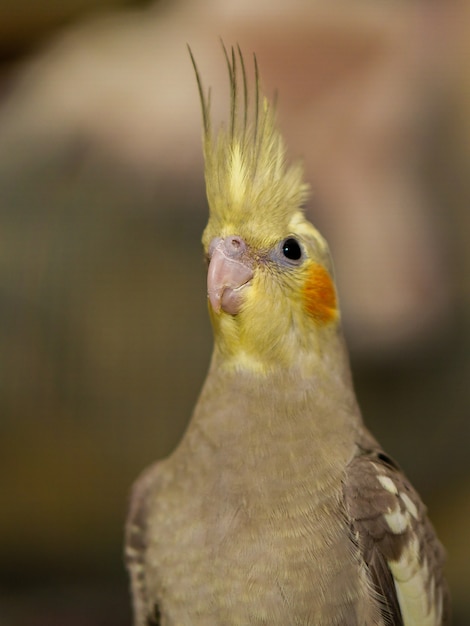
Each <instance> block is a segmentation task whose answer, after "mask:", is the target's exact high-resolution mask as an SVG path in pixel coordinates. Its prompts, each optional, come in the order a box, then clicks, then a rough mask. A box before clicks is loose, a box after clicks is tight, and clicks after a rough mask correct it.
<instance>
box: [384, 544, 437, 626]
mask: <svg viewBox="0 0 470 626" xmlns="http://www.w3.org/2000/svg"><path fill="white" fill-rule="evenodd" d="M389 566H390V571H391V572H392V574H393V578H394V582H395V589H396V591H397V598H398V602H399V604H400V610H401V614H402V617H403V624H404V626H440V624H441V619H442V598H441V597H440V594H439V597H438V598H437V599H434V598H432V597H429V596H428V595H427V593H426V589H427V588H428V585H429V569H428V565H427V563H426V561H423V563H420V562H419V543H418V539H417V538H416V537H414V538H413V540H412V541H410V542H409V543H408V545H407V546H406V547H405V548H404V550H403V552H402V555H401V557H400V558H399V559H398V560H397V561H389ZM432 586H433V585H432V584H431V587H432Z"/></svg>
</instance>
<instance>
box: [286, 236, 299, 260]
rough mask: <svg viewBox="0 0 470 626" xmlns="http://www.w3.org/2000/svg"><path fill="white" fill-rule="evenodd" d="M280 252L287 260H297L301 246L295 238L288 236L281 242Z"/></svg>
mask: <svg viewBox="0 0 470 626" xmlns="http://www.w3.org/2000/svg"><path fill="white" fill-rule="evenodd" d="M282 254H283V255H284V256H285V257H286V259H289V261H298V260H299V259H300V258H301V256H302V248H301V247H300V245H299V242H298V241H297V239H294V238H293V237H289V238H288V239H286V240H285V241H284V243H283V244H282Z"/></svg>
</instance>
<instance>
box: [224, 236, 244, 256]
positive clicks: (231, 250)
mask: <svg viewBox="0 0 470 626" xmlns="http://www.w3.org/2000/svg"><path fill="white" fill-rule="evenodd" d="M224 244H225V250H226V252H227V254H229V255H230V256H232V255H233V256H239V255H240V254H242V253H243V252H244V250H245V248H246V244H245V242H244V241H243V239H242V238H241V237H238V235H230V237H226V238H225V240H224Z"/></svg>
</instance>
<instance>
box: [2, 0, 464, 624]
mask: <svg viewBox="0 0 470 626" xmlns="http://www.w3.org/2000/svg"><path fill="white" fill-rule="evenodd" d="M219 37H222V38H223V39H224V41H225V42H226V43H227V44H228V45H231V44H235V43H237V42H238V43H239V44H240V45H241V47H242V49H243V50H244V52H245V54H246V57H247V59H248V61H247V64H248V65H250V61H249V59H250V56H251V53H252V52H253V51H256V53H257V56H258V60H259V65H260V68H261V74H262V81H263V85H264V89H265V91H266V93H267V94H268V95H272V94H274V92H275V90H277V91H278V93H279V96H278V110H279V121H280V125H281V128H282V130H283V132H284V134H285V136H286V140H287V143H288V147H289V154H290V155H291V156H292V157H293V158H302V159H303V161H304V164H305V170H306V177H307V179H308V180H309V182H310V184H311V187H312V195H311V199H310V201H309V203H308V207H307V210H308V213H309V215H310V216H311V218H312V220H314V222H315V223H316V224H317V225H318V226H319V228H320V229H321V230H322V231H323V232H324V234H325V235H326V236H327V238H328V239H329V241H330V244H331V247H332V250H333V254H334V258H335V262H336V271H337V278H338V282H339V289H340V296H341V301H342V308H343V319H344V326H345V331H346V335H347V340H348V343H349V345H350V348H351V357H352V363H353V368H354V373H355V380H356V386H357V391H358V395H359V400H360V402H361V405H362V407H363V412H364V415H365V419H366V421H367V423H368V425H369V426H370V427H371V429H372V430H373V431H374V433H375V434H376V435H377V436H378V438H379V439H380V441H381V442H382V444H383V445H384V447H385V448H386V449H387V450H388V452H389V453H390V454H392V455H394V456H395V457H396V458H398V459H399V461H400V463H401V465H402V466H403V467H404V468H405V470H406V471H407V473H408V475H409V476H410V477H411V479H412V480H413V482H414V483H415V485H416V486H417V487H418V489H419V491H420V492H421V493H422V495H423V497H424V499H425V501H426V502H427V504H428V507H429V511H430V514H431V517H432V518H433V521H434V523H435V526H436V527H437V529H438V532H439V534H440V536H441V538H442V540H443V542H444V543H445V545H446V547H447V550H448V555H449V560H448V578H449V581H450V585H451V588H452V593H453V597H454V607H455V610H454V612H455V620H454V623H455V625H456V626H458V625H460V626H463V625H466V624H469V623H470V462H469V457H470V284H469V280H468V277H469V272H470V215H469V209H468V207H469V201H470V183H469V169H468V165H469V158H470V45H469V43H468V42H469V41H470V8H469V5H468V3H465V2H463V1H461V2H459V1H458V0H456V1H454V2H450V3H449V2H445V0H434V1H433V2H418V1H413V2H412V1H409V2H399V1H396V2H387V3H383V2H381V3H377V2H373V1H367V0H362V1H358V2H346V1H345V0H337V2H335V3H332V2H327V1H326V0H324V1H316V2H310V1H308V0H294V1H292V0H270V1H269V2H268V1H267V0H250V1H249V2H248V1H247V0H239V1H238V2H237V3H231V2H229V1H228V0H218V1H217V0H214V1H210V0H192V1H189V0H174V1H167V2H163V1H160V2H157V3H131V2H127V3H125V2H119V0H108V1H106V0H67V1H65V2H55V1H54V0H44V1H43V2H41V3H35V2H33V0H16V1H15V2H13V1H12V0H1V2H0V494H1V507H0V624H1V625H2V626H82V625H83V626H85V625H89V626H121V625H122V626H124V625H129V624H130V623H131V612H130V600H129V595H128V583H127V577H126V574H125V570H124V565H123V558H122V553H123V550H122V542H123V524H124V520H125V516H126V509H127V502H128V493H129V488H130V485H131V483H132V481H133V480H134V479H135V477H136V476H137V475H138V473H139V472H140V471H141V470H142V469H143V468H144V467H145V466H146V465H148V464H149V463H150V462H152V461H153V460H155V459H156V458H158V457H161V456H163V455H165V454H167V453H168V452H169V451H170V450H171V449H172V448H173V446H174V445H175V444H176V443H177V441H178V439H179V437H180V435H181V433H182V431H183V429H184V427H185V424H186V423H187V420H188V418H189V416H190V413H191V409H192V406H193V405H194V402H195V400H196V398H197V395H198V391H199V389H200V386H201V384H202V381H203V379H204V376H205V372H206V368H207V365H208V360H209V357H210V351H211V342H212V340H211V332H210V328H209V323H208V320H207V316H206V301H205V276H204V264H203V262H202V257H201V249H200V243H199V242H200V234H201V231H202V229H203V227H204V223H205V220H206V214H207V209H206V204H205V198H204V187H203V177H202V157H201V146H200V138H201V120H200V111H199V102H198V95H197V89H196V84H195V79H194V76H193V73H192V69H191V65H190V62H189V56H188V53H187V49H186V44H187V43H190V45H191V47H192V49H193V52H194V54H195V56H196V58H197V60H198V63H199V66H200V70H201V73H202V75H203V77H204V80H205V82H206V85H212V86H213V96H214V103H213V104H214V107H213V108H214V114H215V116H216V117H219V118H221V117H223V116H224V115H226V111H227V98H228V85H227V78H226V71H225V67H224V61H223V55H222V52H221V49H220V42H219Z"/></svg>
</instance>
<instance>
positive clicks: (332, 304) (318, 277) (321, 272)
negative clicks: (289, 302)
mask: <svg viewBox="0 0 470 626" xmlns="http://www.w3.org/2000/svg"><path fill="white" fill-rule="evenodd" d="M303 298H304V304H305V308H306V309H307V311H308V313H309V314H310V315H311V316H312V317H313V318H314V319H315V320H316V321H317V322H318V323H321V324H326V323H328V322H331V321H333V320H334V319H336V318H337V316H338V309H337V303H336V291H335V287H334V284H333V281H332V280H331V276H330V275H329V274H328V272H327V271H326V269H325V268H324V267H323V266H322V265H320V264H319V263H313V264H312V266H311V268H310V269H309V273H308V277H307V280H306V282H305V286H304V289H303Z"/></svg>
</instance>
